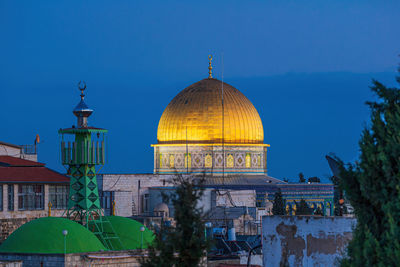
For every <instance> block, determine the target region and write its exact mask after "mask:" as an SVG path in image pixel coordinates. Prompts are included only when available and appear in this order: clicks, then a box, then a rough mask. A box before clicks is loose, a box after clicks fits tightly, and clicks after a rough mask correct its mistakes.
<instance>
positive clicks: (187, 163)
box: [186, 125, 189, 173]
mask: <svg viewBox="0 0 400 267" xmlns="http://www.w3.org/2000/svg"><path fill="white" fill-rule="evenodd" d="M186 173H189V149H188V137H187V125H186Z"/></svg>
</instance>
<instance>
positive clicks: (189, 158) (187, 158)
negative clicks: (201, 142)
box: [185, 153, 192, 169]
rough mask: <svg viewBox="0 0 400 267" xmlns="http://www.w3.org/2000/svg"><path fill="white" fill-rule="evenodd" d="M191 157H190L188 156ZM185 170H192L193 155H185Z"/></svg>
mask: <svg viewBox="0 0 400 267" xmlns="http://www.w3.org/2000/svg"><path fill="white" fill-rule="evenodd" d="M188 155H189V156H188ZM185 168H189V169H190V168H192V154H191V153H189V154H186V153H185Z"/></svg>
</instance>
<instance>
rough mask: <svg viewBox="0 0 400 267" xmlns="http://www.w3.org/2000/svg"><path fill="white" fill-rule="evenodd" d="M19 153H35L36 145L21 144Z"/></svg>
mask: <svg viewBox="0 0 400 267" xmlns="http://www.w3.org/2000/svg"><path fill="white" fill-rule="evenodd" d="M21 153H22V154H25V155H36V154H37V148H36V145H21Z"/></svg>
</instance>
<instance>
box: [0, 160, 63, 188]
mask: <svg viewBox="0 0 400 267" xmlns="http://www.w3.org/2000/svg"><path fill="white" fill-rule="evenodd" d="M5 182H7V183H69V177H68V176H66V175H63V174H61V173H58V172H56V171H54V170H51V169H49V168H46V167H45V164H44V163H39V162H35V161H30V160H24V159H19V158H14V157H10V156H0V183H5Z"/></svg>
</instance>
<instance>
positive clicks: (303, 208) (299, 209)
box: [294, 199, 312, 215]
mask: <svg viewBox="0 0 400 267" xmlns="http://www.w3.org/2000/svg"><path fill="white" fill-rule="evenodd" d="M294 203H295V205H296V215H311V214H312V208H310V206H308V204H307V202H306V201H305V200H304V199H301V200H300V202H299V203H297V202H296V201H295V202H294Z"/></svg>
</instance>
